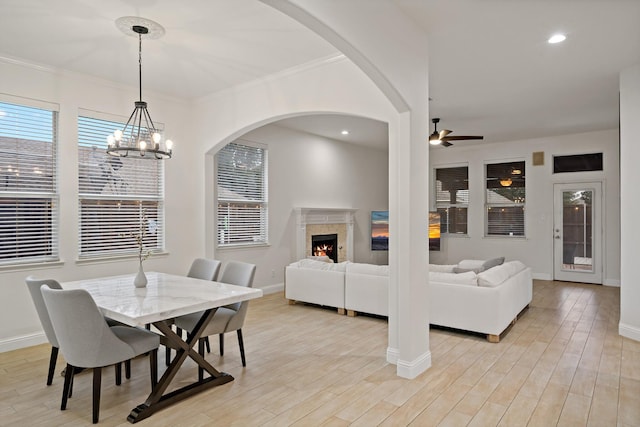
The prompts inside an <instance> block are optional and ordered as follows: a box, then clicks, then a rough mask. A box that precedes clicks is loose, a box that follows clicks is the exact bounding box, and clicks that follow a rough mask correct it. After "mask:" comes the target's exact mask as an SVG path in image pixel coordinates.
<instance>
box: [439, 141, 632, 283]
mask: <svg viewBox="0 0 640 427" xmlns="http://www.w3.org/2000/svg"><path fill="white" fill-rule="evenodd" d="M535 151H543V152H544V165H543V166H532V164H531V157H532V153H533V152H535ZM595 152H602V153H603V157H604V171H602V172H578V173H564V174H555V175H554V174H552V170H553V169H552V156H553V155H567V154H583V153H595ZM511 160H525V161H526V164H525V168H526V170H525V173H526V191H527V195H526V205H525V213H526V214H525V230H526V238H525V239H522V238H501V237H488V238H485V237H484V173H485V172H484V165H485V163H486V162H496V161H498V162H499V161H511ZM619 161H620V156H619V144H618V131H617V130H610V131H600V132H589V133H583V134H575V135H564V136H555V137H549V138H539V139H531V140H525V141H514V142H508V143H500V144H478V145H473V146H468V147H464V143H463V142H458V144H457V146H456V147H451V148H434V149H432V151H431V157H430V163H431V165H430V166H431V169H432V170H433V168H437V167H443V166H447V165H452V164H455V165H457V164H460V163H465V162H466V163H468V165H469V190H470V196H469V199H470V200H469V211H468V214H469V223H468V231H469V236H468V237H455V236H453V237H443V239H442V250H441V252H431V255H430V259H431V262H434V263H438V264H448V263H450V264H455V263H456V262H458V261H459V260H461V259H465V258H476V259H477V258H489V257H493V256H506V257H507V259H520V260H522V261H523V262H524V263H525V264H527V265H529V266H530V267H531V268H532V270H533V273H534V277H536V278H539V279H545V280H550V279H551V278H552V277H553V184H554V183H564V182H581V181H583V182H586V181H602V182H603V197H604V203H603V210H604V222H603V228H604V230H603V237H604V239H603V242H604V246H603V256H604V258H605V259H604V271H603V280H604V284H607V285H613V286H619V284H620V175H619ZM434 206H435V203H434V201H432V210H434Z"/></svg>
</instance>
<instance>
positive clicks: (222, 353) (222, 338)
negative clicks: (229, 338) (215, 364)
mask: <svg viewBox="0 0 640 427" xmlns="http://www.w3.org/2000/svg"><path fill="white" fill-rule="evenodd" d="M218 341H220V356H224V334H220V335H219V336H218Z"/></svg>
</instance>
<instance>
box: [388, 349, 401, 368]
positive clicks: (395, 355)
mask: <svg viewBox="0 0 640 427" xmlns="http://www.w3.org/2000/svg"><path fill="white" fill-rule="evenodd" d="M399 358H400V350H398V349H397V348H392V347H387V362H389V363H391V364H392V365H397V364H398V359H399Z"/></svg>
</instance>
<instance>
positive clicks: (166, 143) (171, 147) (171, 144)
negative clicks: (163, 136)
mask: <svg viewBox="0 0 640 427" xmlns="http://www.w3.org/2000/svg"><path fill="white" fill-rule="evenodd" d="M164 145H165V146H166V147H167V150H169V151H171V150H173V141H172V140H170V139H167V140H166V141H165V143H164Z"/></svg>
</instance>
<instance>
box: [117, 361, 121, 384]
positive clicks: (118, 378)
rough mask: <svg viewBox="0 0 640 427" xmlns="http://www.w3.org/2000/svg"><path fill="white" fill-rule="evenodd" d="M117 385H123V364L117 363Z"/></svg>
mask: <svg viewBox="0 0 640 427" xmlns="http://www.w3.org/2000/svg"><path fill="white" fill-rule="evenodd" d="M115 366H116V385H120V384H122V363H116V365H115Z"/></svg>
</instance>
